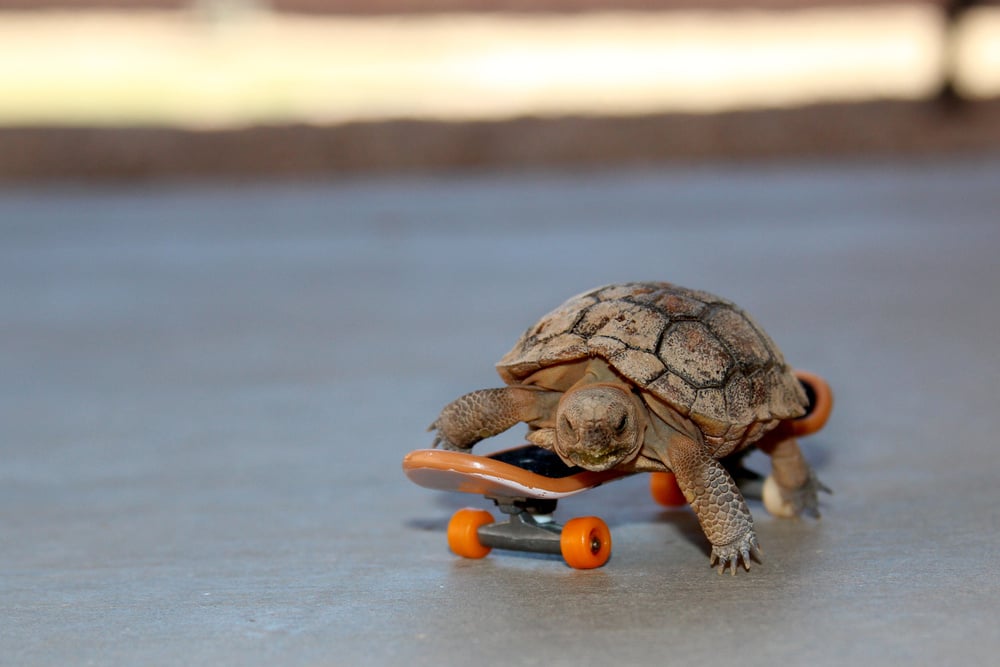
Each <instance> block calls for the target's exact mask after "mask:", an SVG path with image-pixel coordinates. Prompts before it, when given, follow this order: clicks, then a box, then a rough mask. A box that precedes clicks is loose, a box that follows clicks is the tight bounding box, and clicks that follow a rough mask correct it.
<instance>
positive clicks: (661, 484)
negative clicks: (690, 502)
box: [649, 472, 687, 507]
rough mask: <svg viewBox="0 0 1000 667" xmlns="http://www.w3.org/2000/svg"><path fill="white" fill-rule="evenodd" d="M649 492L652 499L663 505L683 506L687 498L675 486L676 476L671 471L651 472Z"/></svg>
mask: <svg viewBox="0 0 1000 667" xmlns="http://www.w3.org/2000/svg"><path fill="white" fill-rule="evenodd" d="M649 493H650V495H651V496H653V500H655V501H656V502H658V503H659V504H661V505H663V506H664V507H683V506H684V505H687V499H686V498H685V497H684V494H683V493H681V487H679V486H677V478H676V477H674V473H672V472H653V473H650V474H649Z"/></svg>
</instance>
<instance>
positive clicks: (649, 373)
mask: <svg viewBox="0 0 1000 667" xmlns="http://www.w3.org/2000/svg"><path fill="white" fill-rule="evenodd" d="M590 357H600V358H602V359H604V360H605V361H607V362H608V363H609V364H610V365H611V366H612V367H613V368H614V369H615V370H616V371H617V372H618V373H620V374H621V375H622V376H623V377H624V378H625V379H627V380H629V381H631V382H633V383H635V384H636V385H637V386H638V387H640V388H642V389H644V390H646V391H648V392H650V393H651V394H653V395H654V396H656V397H657V398H659V399H660V400H662V401H664V402H665V403H667V404H668V405H669V406H671V407H672V408H674V409H675V410H677V411H678V412H680V413H681V414H683V415H684V416H686V417H689V418H690V419H691V420H692V421H694V422H695V423H696V424H697V425H698V426H699V428H701V429H702V431H703V432H704V433H705V435H706V436H709V437H710V438H711V439H713V440H716V441H731V440H733V439H740V438H742V437H743V436H744V435H745V434H746V432H747V430H748V428H749V427H751V426H752V425H754V424H758V423H766V422H771V421H773V420H781V419H788V418H791V417H797V416H799V415H801V414H803V413H804V412H805V406H806V404H807V401H806V396H805V393H804V391H803V390H802V387H801V386H800V385H799V382H798V381H797V380H796V378H795V376H794V375H793V374H792V371H791V369H790V368H789V367H788V366H787V365H786V363H785V360H784V357H783V356H782V354H781V351H780V350H779V349H778V348H777V346H776V345H775V344H774V341H772V340H771V338H770V337H769V336H768V335H767V334H766V333H765V332H764V330H763V329H761V328H760V326H759V325H758V324H757V323H756V322H754V320H753V319H752V318H751V317H750V316H749V315H747V314H746V313H745V312H743V310H741V309H740V308H739V307H738V306H736V305H735V304H733V303H732V302H730V301H727V300H725V299H722V298H720V297H717V296H715V295H713V294H709V293H708V292H703V291H699V290H692V289H687V288H685V287H680V286H678V285H673V284H671V283H664V282H638V283H625V284H621V285H607V286H605V287H600V288H597V289H595V290H592V291H590V292H587V293H585V294H581V295H579V296H575V297H573V298H572V299H570V300H568V301H566V302H565V303H564V304H562V305H561V306H559V307H558V308H556V309H555V310H553V311H552V312H551V313H549V314H548V315H546V316H545V317H543V318H542V319H541V320H539V321H538V323H537V324H536V325H535V326H533V327H531V328H530V329H528V331H526V332H525V333H524V335H523V336H521V339H520V340H519V341H518V342H517V344H516V345H515V346H514V348H513V349H512V350H511V351H510V352H508V353H507V354H506V355H504V357H503V358H502V359H501V360H500V362H499V363H498V364H497V371H498V372H499V373H500V376H501V377H502V378H503V380H504V381H505V382H507V383H508V384H514V383H518V382H521V381H523V380H524V379H526V378H527V377H529V376H530V375H531V374H532V373H534V372H536V371H538V370H540V369H542V368H547V367H549V366H552V365H554V364H560V363H567V362H572V361H578V360H582V359H587V358H590ZM754 430H759V429H754Z"/></svg>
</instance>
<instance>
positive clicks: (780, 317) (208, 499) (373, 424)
mask: <svg viewBox="0 0 1000 667" xmlns="http://www.w3.org/2000/svg"><path fill="white" fill-rule="evenodd" d="M998 183H1000V161H998V160H997V159H996V158H992V159H977V160H972V159H970V160H966V161H950V162H944V161H930V162H923V163H912V162H911V163H908V164H904V163H897V162H892V163H882V164H839V165H817V164H786V165H784V166H766V167H763V166H758V165H747V166H744V167H715V168H711V167H702V168H697V169H682V168H671V169H659V170H658V169H649V170H643V171H628V172H597V171H594V172H576V173H549V172H537V173H518V174H513V173H508V174H482V175H477V176H458V175H451V176H437V177H421V178H416V177H414V178H409V179H400V180H357V181H353V182H349V181H348V182H338V183H314V184H295V185H292V184H273V185H268V184H261V185H253V186H221V185H219V186H212V185H160V186H157V185H148V186H130V187H124V186H123V187H114V186H106V187H101V188H90V189H87V188H77V187H71V186H65V187H46V188H40V187H39V188H28V187H26V188H19V189H10V188H9V189H6V190H3V191H0V238H2V239H3V241H2V244H0V312H2V317H0V461H2V463H0V535H2V537H0V617H2V618H3V623H2V624H0V656H2V659H0V662H2V663H4V664H11V665H64V664H80V665H87V664H94V665H136V664H143V665H175V664H190V665H274V664H281V665H351V664H360V663H362V662H364V663H365V664H380V665H453V664H455V665H457V664H468V663H476V664H504V663H507V664H519V665H533V664H545V665H561V664H601V663H611V662H613V663H614V664H664V663H665V664H716V665H726V664H734V665H735V664H738V665H794V664H820V665H833V664H838V665H841V664H864V665H900V664H906V665H911V666H912V665H940V664H991V663H993V662H995V660H996V655H997V653H998V651H1000V636H998V634H997V632H996V619H995V612H996V609H997V606H996V600H997V598H998V595H1000V580H998V578H997V575H996V572H995V567H994V563H993V562H992V560H991V558H992V557H993V554H994V552H996V551H997V550H998V549H1000V510H998V502H997V501H998V500H1000V497H998V493H1000V492H998V491H997V489H996V480H997V478H998V477H1000V457H998V456H997V453H996V443H995V435H996V433H997V431H998V429H1000V417H998V411H997V409H996V393H995V388H996V382H997V378H998V377H1000V353H998V350H997V330H998V328H1000V295H998V289H997V286H998V285H1000V262H998V261H997V257H996V253H997V249H998V248H1000V222H998V219H997V211H998V210H1000V190H998V188H997V184H998ZM630 279H667V280H672V281H676V282H679V283H681V284H685V285H690V286H695V287H699V288H703V289H708V290H711V291H715V292H717V293H721V294H723V295H725V296H728V297H730V298H732V299H734V300H735V301H737V302H738V303H740V304H741V305H743V306H744V307H745V308H747V309H748V310H749V311H750V312H752V313H753V314H754V315H755V317H756V318H757V319H758V320H759V321H760V322H762V323H763V324H764V326H765V327H766V328H767V329H768V331H769V332H770V333H771V335H772V336H773V337H774V338H775V339H776V340H777V341H778V343H779V344H780V345H781V346H782V348H783V350H784V351H785V354H786V356H787V357H788V359H789V360H790V361H791V362H792V363H794V364H795V365H797V366H799V367H803V368H808V369H812V370H815V371H817V372H820V373H822V374H824V375H825V376H826V377H827V378H828V379H829V381H830V382H831V384H832V385H833V387H834V389H835V391H836V394H837V405H836V408H835V413H834V416H833V418H832V420H831V422H830V424H829V425H828V427H827V428H826V430H824V431H823V432H822V433H820V434H818V435H816V436H814V437H812V438H809V439H808V440H806V441H804V443H803V444H804V447H805V450H806V452H807V456H808V457H809V458H810V459H811V461H812V462H813V463H814V465H815V467H816V469H817V470H818V472H819V475H820V477H821V478H822V479H823V480H824V482H825V483H826V484H828V485H829V486H830V487H832V488H833V489H834V490H835V495H833V496H826V497H824V499H823V518H822V520H820V521H818V522H817V521H813V520H800V521H786V520H779V519H774V518H772V517H770V516H769V515H768V514H767V513H766V512H765V511H764V509H763V508H762V507H761V506H760V505H759V504H758V503H755V502H752V503H751V510H752V511H753V513H754V516H755V519H756V524H757V530H758V534H759V536H760V540H761V543H762V546H763V548H764V550H765V552H766V557H765V559H764V562H763V563H761V564H756V565H754V567H753V568H752V570H751V571H750V572H749V573H747V572H742V571H741V572H740V573H739V574H738V575H737V576H736V577H730V576H728V575H727V576H719V575H717V574H716V573H715V572H714V571H713V570H711V569H710V568H709V567H708V559H707V555H706V554H707V548H706V544H705V542H704V540H703V538H702V537H701V535H700V533H699V530H698V527H697V524H696V522H695V520H694V518H693V516H692V515H691V514H690V513H689V512H688V511H687V510H678V511H664V510H661V509H659V508H658V507H657V506H656V505H655V504H654V503H653V502H652V501H651V500H650V498H649V497H648V495H647V491H646V487H645V484H646V480H645V478H643V477H633V478H630V479H627V480H624V481H620V482H616V483H614V484H609V485H607V486H604V487H601V488H599V489H597V490H595V491H593V492H590V493H587V494H584V495H582V496H577V497H575V498H571V499H568V500H566V501H564V502H563V503H562V504H561V506H560V508H559V512H558V514H559V515H560V516H562V517H563V518H567V517H570V516H574V515H585V514H598V515H600V516H602V517H604V519H605V520H606V521H607V522H608V523H609V524H610V526H611V530H612V533H613V536H614V541H615V546H614V554H613V557H612V559H611V561H610V562H609V563H608V564H607V566H605V567H604V568H602V569H600V570H594V571H573V570H570V569H569V568H568V567H566V566H565V565H564V564H563V563H562V562H561V561H560V560H559V559H557V558H555V557H547V556H543V557H534V556H526V555H516V554H511V553H499V552H495V553H494V554H492V555H490V556H489V557H487V558H486V559H484V560H480V561H464V560H461V559H459V558H457V557H455V556H453V555H452V554H450V553H449V552H448V549H447V547H446V545H445V534H444V530H445V525H446V523H447V520H448V517H449V516H450V514H451V513H452V512H453V511H454V510H455V509H456V508H458V507H460V506H463V505H467V504H471V505H474V506H480V507H487V506H488V503H487V502H486V501H484V500H483V499H480V498H476V497H471V496H461V495H457V494H446V493H441V492H434V491H430V490H427V489H423V488H420V487H417V486H415V485H413V484H411V483H409V482H408V481H407V480H406V479H405V478H404V476H403V475H402V473H401V471H400V461H401V459H402V457H403V455H404V454H405V453H406V452H407V451H409V450H411V449H413V448H417V447H424V446H427V445H429V443H430V441H431V438H430V436H429V434H428V433H426V432H425V428H426V426H427V424H429V423H430V422H431V421H432V420H433V419H434V417H435V416H436V414H437V411H438V410H439V409H440V407H441V406H442V405H443V404H445V403H446V402H447V401H449V400H451V399H452V398H454V397H455V396H457V395H458V394H460V393H462V392H465V391H468V390H471V389H475V388H479V387H483V386H492V385H495V384H496V383H497V381H498V380H497V377H496V375H495V373H494V372H493V370H492V364H493V363H494V362H495V361H496V360H497V359H498V358H499V357H500V356H501V355H502V354H503V353H504V352H506V351H507V349H508V348H509V347H510V346H511V345H512V344H513V342H514V340H515V339H516V337H517V336H518V335H519V334H520V333H521V331H522V330H523V329H524V328H526V327H527V326H528V325H530V324H531V323H532V322H533V321H534V320H535V319H536V318H537V317H538V316H540V315H541V314H543V313H544V312H546V311H547V310H548V309H550V308H551V307H553V306H555V305H556V304H558V303H559V302H560V301H561V300H563V299H564V298H566V297H568V296H570V295H572V294H575V293H577V292H579V291H581V290H584V289H586V288H589V287H592V286H596V285H600V284H602V283H607V282H612V281H621V280H630ZM515 430H516V431H518V432H516V433H511V434H510V435H508V436H505V437H503V438H500V439H499V440H500V441H501V442H499V443H497V445H496V446H502V445H504V444H513V443H516V442H518V441H519V438H520V437H521V432H520V429H515ZM751 465H753V466H755V467H758V468H759V469H762V470H766V466H767V462H766V460H754V461H752V462H751Z"/></svg>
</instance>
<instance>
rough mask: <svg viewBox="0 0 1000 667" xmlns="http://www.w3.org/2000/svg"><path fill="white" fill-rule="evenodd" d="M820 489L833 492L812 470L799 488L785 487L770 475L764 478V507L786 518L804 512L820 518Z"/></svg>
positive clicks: (775, 514)
mask: <svg viewBox="0 0 1000 667" xmlns="http://www.w3.org/2000/svg"><path fill="white" fill-rule="evenodd" d="M820 491H825V492H826V493H833V492H832V491H831V490H830V489H829V488H827V487H826V485H824V484H823V482H821V481H819V479H818V478H817V477H816V473H814V472H813V471H812V470H810V471H809V478H808V479H807V480H806V483H805V484H803V485H802V486H800V487H799V488H797V489H787V488H784V487H782V486H780V485H779V484H778V483H777V482H776V481H775V480H774V476H773V475H768V476H767V479H766V480H764V493H763V496H764V507H766V508H767V511H768V512H770V513H771V514H773V515H774V516H777V517H782V518H785V519H790V518H793V517H797V516H801V515H803V514H807V515H809V516H811V517H813V518H815V519H818V518H819V492H820Z"/></svg>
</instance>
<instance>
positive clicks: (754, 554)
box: [709, 530, 764, 576]
mask: <svg viewBox="0 0 1000 667" xmlns="http://www.w3.org/2000/svg"><path fill="white" fill-rule="evenodd" d="M763 556H764V552H763V551H762V550H761V548H760V545H759V544H758V543H757V536H756V535H754V532H753V530H751V531H749V532H747V533H746V534H745V535H744V536H743V537H741V538H738V539H736V540H735V541H733V542H731V543H729V544H726V545H723V546H718V545H713V546H712V555H711V556H710V557H709V565H710V566H712V567H715V566H718V570H719V574H723V573H724V572H725V571H726V569H727V568H728V569H729V573H730V574H731V575H734V576H735V575H736V570H737V568H738V567H739V564H740V560H741V559H742V561H743V569H744V570H746V571H747V572H749V571H750V560H751V559H753V560H756V561H757V562H758V563H761V562H763Z"/></svg>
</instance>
